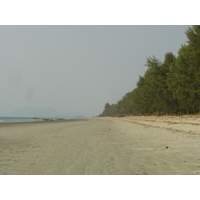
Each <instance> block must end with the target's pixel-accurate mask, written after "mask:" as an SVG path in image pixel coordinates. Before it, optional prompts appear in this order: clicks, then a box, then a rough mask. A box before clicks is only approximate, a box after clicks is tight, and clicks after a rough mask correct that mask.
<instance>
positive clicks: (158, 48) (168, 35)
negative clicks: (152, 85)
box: [0, 25, 189, 116]
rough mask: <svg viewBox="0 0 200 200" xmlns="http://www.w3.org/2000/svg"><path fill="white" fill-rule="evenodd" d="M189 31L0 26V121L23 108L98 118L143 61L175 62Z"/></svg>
mask: <svg viewBox="0 0 200 200" xmlns="http://www.w3.org/2000/svg"><path fill="white" fill-rule="evenodd" d="M188 27H189V26H188V25H182V26H177V25H172V26H169V25H166V26H160V25H158V26H155V25H149V26H147V25H146V26H145V25H142V26H139V25H129V26H120V25H119V26H109V25H108V26H87V25H86V26H70V25H65V26H59V25H57V26H0V115H3V114H5V113H8V112H11V111H13V110H15V109H19V108H22V107H25V106H34V107H37V108H38V107H45V106H50V107H54V108H55V109H57V110H58V111H61V112H64V113H68V112H79V113H81V114H83V115H87V116H96V115H99V114H101V113H102V111H103V109H104V105H105V103H107V102H108V103H109V104H113V103H117V101H118V100H120V99H121V98H122V97H123V96H124V95H125V94H126V93H127V92H130V91H132V90H133V89H134V88H135V87H136V83H137V81H138V79H139V76H140V75H141V76H142V75H144V73H145V71H146V69H147V67H146V66H145V62H146V57H148V56H155V57H156V58H158V59H159V60H160V61H161V62H162V61H163V60H164V56H165V54H166V53H167V52H172V53H173V54H174V55H176V56H177V52H178V50H179V49H180V47H181V45H182V44H185V43H186V41H187V37H186V35H185V31H186V30H187V28H188Z"/></svg>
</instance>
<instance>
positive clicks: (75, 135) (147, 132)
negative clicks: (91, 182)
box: [0, 116, 200, 175]
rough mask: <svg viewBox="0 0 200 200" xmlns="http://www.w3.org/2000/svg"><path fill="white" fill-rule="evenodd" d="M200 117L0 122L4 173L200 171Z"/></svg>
mask: <svg viewBox="0 0 200 200" xmlns="http://www.w3.org/2000/svg"><path fill="white" fill-rule="evenodd" d="M199 126H200V118H198V117H185V116H183V117H167V116H166V117H143V116H141V117H122V118H109V117H108V118H92V119H86V120H74V121H61V122H32V123H7V124H6V123H4V124H3V123H1V124H0V174H1V175H3V174H8V175H12V174H13V175H22V174H26V175H47V174H51V175H70V174H71V175H84V174H85V175H90V174H91V175H106V174H107V175H120V174H122V175H147V174H148V175H149V174H150V175H163V174H165V175H171V174H172V175H173V174H175V175H185V174H189V175H193V174H194V175H197V174H199V173H200V128H199Z"/></svg>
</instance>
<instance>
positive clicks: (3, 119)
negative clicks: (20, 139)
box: [0, 117, 50, 123]
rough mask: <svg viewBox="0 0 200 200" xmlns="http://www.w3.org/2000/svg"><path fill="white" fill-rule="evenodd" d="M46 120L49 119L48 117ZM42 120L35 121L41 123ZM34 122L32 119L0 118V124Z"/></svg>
mask: <svg viewBox="0 0 200 200" xmlns="http://www.w3.org/2000/svg"><path fill="white" fill-rule="evenodd" d="M48 119H50V118H49V117H48ZM42 120H43V118H38V119H37V121H42ZM33 121H36V119H33V118H32V117H0V123H4V122H33Z"/></svg>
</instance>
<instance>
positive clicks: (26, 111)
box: [3, 106, 80, 117]
mask: <svg viewBox="0 0 200 200" xmlns="http://www.w3.org/2000/svg"><path fill="white" fill-rule="evenodd" d="M78 115H79V117H80V113H68V114H67V113H63V112H60V111H57V110H56V109H55V108H52V107H47V106H46V107H42V108H35V107H33V106H27V107H23V108H20V109H17V110H14V111H12V112H10V113H6V114H4V115H3V116H5V117H76V116H78Z"/></svg>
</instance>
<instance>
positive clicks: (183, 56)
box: [100, 25, 200, 116]
mask: <svg viewBox="0 0 200 200" xmlns="http://www.w3.org/2000/svg"><path fill="white" fill-rule="evenodd" d="M185 33H186V36H187V38H188V41H187V43H186V44H184V45H182V46H181V48H180V49H179V51H178V55H177V57H176V56H175V55H173V53H171V52H168V53H166V54H165V57H164V61H163V62H160V61H159V60H158V59H157V58H156V57H155V56H151V57H147V58H146V64H145V65H146V66H147V70H146V72H145V74H144V76H139V80H138V82H137V86H136V88H135V89H133V90H132V91H131V92H128V93H126V94H125V95H124V96H123V97H122V99H120V100H119V101H118V102H117V103H116V104H109V103H106V104H105V107H104V110H103V112H102V114H100V116H118V115H120V116H122V115H141V114H142V115H152V114H158V115H160V114H166V113H168V114H174V115H177V114H195V113H197V112H198V113H199V112H200V25H195V26H191V27H189V28H188V29H187V30H186V32H185Z"/></svg>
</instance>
